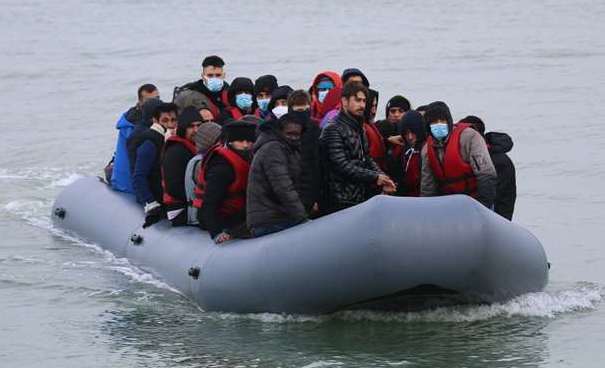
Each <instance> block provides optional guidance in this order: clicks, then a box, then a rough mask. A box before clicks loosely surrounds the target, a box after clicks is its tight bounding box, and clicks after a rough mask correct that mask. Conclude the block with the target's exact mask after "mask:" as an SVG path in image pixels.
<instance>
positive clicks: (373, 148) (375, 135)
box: [363, 123, 386, 171]
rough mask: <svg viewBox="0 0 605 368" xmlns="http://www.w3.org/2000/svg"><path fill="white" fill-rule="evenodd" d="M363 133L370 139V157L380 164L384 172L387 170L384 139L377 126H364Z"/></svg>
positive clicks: (366, 124) (368, 124) (369, 124)
mask: <svg viewBox="0 0 605 368" xmlns="http://www.w3.org/2000/svg"><path fill="white" fill-rule="evenodd" d="M363 131H364V132H365V134H366V138H367V139H368V146H369V149H370V152H369V153H370V157H372V159H373V160H374V161H375V162H376V163H377V164H378V166H379V167H380V169H381V170H382V171H385V170H386V148H385V146H384V139H383V138H382V135H381V134H380V132H379V131H378V128H377V127H376V125H374V124H371V123H365V124H363Z"/></svg>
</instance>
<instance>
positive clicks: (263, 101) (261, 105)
mask: <svg viewBox="0 0 605 368" xmlns="http://www.w3.org/2000/svg"><path fill="white" fill-rule="evenodd" d="M270 101H271V99H270V98H261V99H260V100H256V103H257V104H258V107H259V108H260V109H261V110H263V111H267V108H268V107H269V102H270Z"/></svg>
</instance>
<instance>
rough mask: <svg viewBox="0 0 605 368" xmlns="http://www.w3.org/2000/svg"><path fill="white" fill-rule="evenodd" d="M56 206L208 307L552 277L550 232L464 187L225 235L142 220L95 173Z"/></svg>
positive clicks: (472, 291)
mask: <svg viewBox="0 0 605 368" xmlns="http://www.w3.org/2000/svg"><path fill="white" fill-rule="evenodd" d="M51 216H52V217H53V222H54V224H55V226H57V227H59V228H61V229H63V230H65V231H67V232H69V233H72V234H74V235H76V236H78V237H80V238H83V239H85V240H87V241H90V242H93V243H95V244H97V245H99V246H100V247H102V248H104V249H107V250H109V251H111V252H112V253H113V254H115V255H116V256H117V257H126V258H127V259H128V260H129V261H130V262H131V263H132V264H134V265H136V266H138V267H140V268H142V269H144V270H146V271H148V272H151V273H152V274H154V275H156V276H157V277H158V278H160V279H161V280H163V281H165V282H166V283H168V284H169V285H171V286H173V287H175V288H176V289H178V290H179V291H181V292H182V293H183V294H184V295H186V296H187V297H189V298H191V299H192V300H194V301H195V302H197V303H198V304H199V305H200V306H201V307H202V308H203V309H204V310H206V311H224V312H237V313H258V312H274V313H304V314H319V313H330V312H334V311H338V310H342V309H354V308H364V309H366V308H367V309H376V308H380V309H390V308H399V307H405V306H404V304H405V303H407V302H408V301H406V300H409V299H406V296H415V297H416V299H417V298H418V296H419V295H420V296H422V295H424V294H426V295H430V296H435V295H452V296H455V297H456V298H457V299H461V300H472V301H478V302H486V303H491V302H496V301H503V300H506V299H509V298H512V297H515V296H517V295H520V294H523V293H527V292H535V291H540V290H542V289H543V288H544V287H545V286H546V283H547V281H548V268H549V265H548V262H547V259H546V254H545V252H544V249H543V248H542V245H541V244H540V242H539V241H538V240H537V239H536V238H535V237H534V236H533V235H532V234H531V233H530V232H528V231H527V230H526V229H524V228H523V227H521V226H519V225H517V224H515V223H512V222H509V221H508V220H506V219H504V218H502V217H500V216H498V215H497V214H495V213H493V212H491V211H490V210H488V209H487V208H485V207H483V206H482V205H481V204H479V203H478V202H477V201H475V200H474V199H472V198H470V197H467V196H463V195H455V196H445V197H435V198H399V197H391V196H376V197H374V198H372V199H370V200H369V201H367V202H365V203H362V204H360V205H357V206H355V207H351V208H349V209H346V210H343V211H340V212H337V213H334V214H332V215H329V216H325V217H322V218H320V219H317V220H313V221H309V222H306V223H304V224H301V225H298V226H296V227H293V228H290V229H287V230H284V231H281V232H279V233H274V234H270V235H266V236H263V237H260V238H254V239H245V240H232V241H229V242H226V243H223V244H222V245H216V244H214V242H213V241H212V240H211V239H210V237H209V235H208V233H206V232H204V231H201V230H200V229H198V228H196V227H177V228H173V227H171V226H170V224H169V223H168V222H167V221H161V222H160V223H158V224H155V225H153V226H151V227H149V228H147V229H143V228H142V227H141V225H142V224H143V222H144V215H143V210H142V208H141V207H140V206H139V205H138V204H137V203H135V200H134V197H133V196H131V195H128V194H125V193H120V192H115V191H113V190H112V189H111V188H110V187H109V186H107V185H106V184H105V183H103V182H102V181H101V180H99V179H98V178H95V177H86V178H82V179H79V180H78V181H76V182H74V183H72V184H71V185H69V186H67V187H66V188H65V189H64V190H63V191H62V192H61V193H60V194H59V196H58V198H57V199H56V202H55V204H54V206H53V209H52V215H51ZM427 291H428V292H427Z"/></svg>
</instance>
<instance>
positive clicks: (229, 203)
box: [193, 145, 250, 217]
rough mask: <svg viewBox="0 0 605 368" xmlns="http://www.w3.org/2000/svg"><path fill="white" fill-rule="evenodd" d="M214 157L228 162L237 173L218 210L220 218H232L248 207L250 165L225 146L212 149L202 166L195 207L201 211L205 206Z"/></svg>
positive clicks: (199, 172)
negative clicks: (210, 163)
mask: <svg viewBox="0 0 605 368" xmlns="http://www.w3.org/2000/svg"><path fill="white" fill-rule="evenodd" d="M214 155H219V156H221V157H223V158H224V159H225V160H227V162H229V165H231V167H232V168H233V171H234V172H235V180H233V182H232V183H231V184H229V187H227V196H226V197H225V199H224V200H223V203H221V206H220V207H219V209H218V215H219V216H222V217H228V216H232V215H235V214H237V213H238V212H240V211H241V210H243V209H244V207H245V206H246V188H247V186H248V173H249V171H250V163H249V162H248V161H246V160H244V159H243V158H242V157H241V156H240V155H238V154H237V153H235V152H234V151H232V150H231V149H229V148H228V147H225V146H223V145H215V146H214V147H212V148H211V149H210V150H209V151H208V153H207V154H206V156H204V159H203V160H202V163H201V164H200V167H199V169H198V173H197V180H196V185H195V189H194V194H195V199H194V200H193V206H194V207H196V208H198V209H199V208H202V206H203V205H204V193H205V191H206V170H207V167H208V162H209V161H210V159H211V158H212V157H213V156H214Z"/></svg>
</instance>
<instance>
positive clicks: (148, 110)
mask: <svg viewBox="0 0 605 368" xmlns="http://www.w3.org/2000/svg"><path fill="white" fill-rule="evenodd" d="M163 103H164V102H162V100H160V99H159V98H150V99H149V100H147V101H145V102H144V103H143V105H142V106H141V115H143V120H142V122H141V123H142V124H143V125H145V126H146V127H150V126H151V124H153V113H154V112H155V109H156V108H157V107H158V106H160V105H161V104H163Z"/></svg>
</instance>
